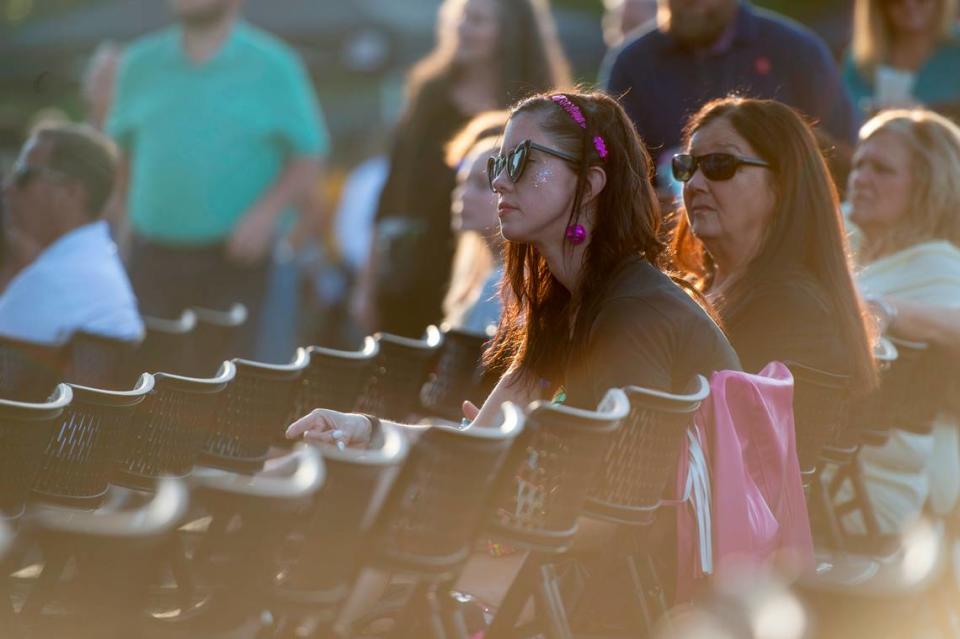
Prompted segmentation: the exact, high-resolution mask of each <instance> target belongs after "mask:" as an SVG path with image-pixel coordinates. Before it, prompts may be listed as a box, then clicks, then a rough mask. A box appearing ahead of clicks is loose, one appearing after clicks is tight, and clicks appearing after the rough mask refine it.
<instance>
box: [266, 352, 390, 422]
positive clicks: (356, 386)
mask: <svg viewBox="0 0 960 639" xmlns="http://www.w3.org/2000/svg"><path fill="white" fill-rule="evenodd" d="M379 353H380V345H379V343H378V342H377V340H375V339H374V338H372V337H368V338H366V339H365V340H364V343H363V348H362V349H360V350H359V351H339V350H334V349H332V348H321V347H319V346H311V347H310V348H308V349H307V355H308V356H309V357H310V364H309V366H307V368H306V370H304V371H303V375H301V377H300V386H299V388H298V389H297V393H296V397H295V398H294V402H293V410H292V411H291V413H290V415H289V416H288V418H287V421H288V422H293V421H294V420H296V419H298V418H300V417H303V416H304V415H306V414H307V413H309V412H310V411H311V410H313V409H314V408H329V409H331V410H338V411H342V412H351V411H353V410H355V409H356V408H357V406H358V404H359V402H360V398H361V396H362V394H363V392H364V390H365V389H366V388H367V385H368V384H369V383H370V378H371V376H372V375H373V371H374V366H375V363H376V359H377V356H378V354H379ZM278 436H281V437H282V436H283V433H282V432H280V433H278Z"/></svg>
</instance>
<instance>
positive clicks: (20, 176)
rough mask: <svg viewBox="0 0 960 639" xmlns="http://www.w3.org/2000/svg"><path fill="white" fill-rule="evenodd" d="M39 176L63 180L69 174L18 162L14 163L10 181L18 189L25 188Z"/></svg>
mask: <svg viewBox="0 0 960 639" xmlns="http://www.w3.org/2000/svg"><path fill="white" fill-rule="evenodd" d="M39 177H49V178H54V179H58V180H63V179H66V178H68V177H69V176H68V175H67V174H66V173H62V172H60V171H57V170H55V169H49V168H47V167H45V166H35V165H30V164H26V163H25V162H18V163H17V164H15V165H14V167H13V172H12V173H11V174H10V181H11V182H12V183H13V185H14V186H15V187H17V188H18V189H25V188H27V187H28V186H30V183H31V182H33V181H34V180H35V179H37V178H39Z"/></svg>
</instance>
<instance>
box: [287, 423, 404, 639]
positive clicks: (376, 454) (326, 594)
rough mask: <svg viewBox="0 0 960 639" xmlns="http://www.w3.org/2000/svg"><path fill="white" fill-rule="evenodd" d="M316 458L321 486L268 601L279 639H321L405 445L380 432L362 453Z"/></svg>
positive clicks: (390, 430) (330, 451)
mask: <svg viewBox="0 0 960 639" xmlns="http://www.w3.org/2000/svg"><path fill="white" fill-rule="evenodd" d="M319 450H320V452H321V454H322V455H323V460H324V464H325V465H326V468H327V479H326V482H325V483H324V487H323V490H322V491H321V493H320V495H318V497H317V501H316V504H315V506H314V515H313V517H312V518H311V520H310V522H309V523H308V525H307V526H305V528H304V543H303V544H301V547H300V549H299V552H298V553H297V556H296V558H295V560H294V561H293V562H292V564H291V565H290V566H289V567H288V569H287V570H286V571H285V572H284V573H283V576H282V578H281V579H280V580H278V581H277V582H276V584H275V587H274V589H273V593H272V596H271V598H270V610H271V612H273V613H274V615H275V616H276V618H278V619H279V620H280V626H281V627H280V629H279V632H278V634H279V635H280V636H282V637H287V636H298V637H299V636H317V637H323V636H325V635H326V633H329V631H330V628H331V626H332V624H333V623H334V621H335V620H336V618H337V616H338V614H339V612H340V610H341V607H342V605H343V604H344V602H345V601H346V599H347V597H348V596H349V594H350V591H351V587H352V585H353V583H354V581H355V580H356V577H357V574H358V572H359V569H360V567H361V566H362V565H363V562H364V561H365V560H366V557H365V553H366V550H367V544H366V542H367V540H368V538H369V534H370V530H371V529H372V527H373V524H374V522H375V521H376V518H377V515H378V514H379V513H380V510H381V508H382V506H383V503H384V501H385V500H386V497H387V494H388V493H389V490H390V487H391V486H392V485H393V484H394V482H395V480H396V478H397V476H398V474H399V472H400V468H401V466H402V465H403V464H404V462H405V461H406V459H407V455H408V450H409V445H408V443H407V438H406V436H405V435H404V434H403V433H402V432H400V431H399V430H398V429H396V428H395V427H392V426H390V425H384V426H383V427H382V429H381V432H380V433H379V435H378V436H377V437H376V438H375V440H374V443H373V445H372V446H371V447H369V448H363V449H361V448H345V449H342V450H341V449H338V448H337V447H335V446H319ZM305 629H309V631H305ZM307 632H312V633H313V634H312V635H308V634H307Z"/></svg>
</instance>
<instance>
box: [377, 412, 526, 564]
mask: <svg viewBox="0 0 960 639" xmlns="http://www.w3.org/2000/svg"><path fill="white" fill-rule="evenodd" d="M502 411H503V419H502V420H501V423H500V426H499V427H496V428H479V427H474V428H466V429H458V428H454V427H451V426H441V425H437V426H432V427H429V428H428V429H427V430H426V431H425V432H424V433H423V434H422V435H421V436H420V438H419V439H417V441H416V443H415V444H414V445H413V446H412V448H411V450H410V455H409V457H408V458H407V463H406V464H405V465H404V467H403V469H402V470H401V472H400V476H399V477H398V478H397V481H396V483H395V484H394V485H393V488H392V490H391V491H390V495H389V497H388V498H387V502H386V503H385V504H384V506H383V510H382V511H381V512H380V516H379V517H378V518H377V522H376V524H375V526H374V530H373V536H372V540H371V550H372V551H373V552H374V553H375V554H376V558H377V563H378V564H379V565H381V566H383V567H386V568H392V569H395V570H400V571H404V570H409V571H416V572H421V571H425V572H429V573H436V572H440V573H444V572H446V571H450V570H453V569H455V568H456V567H458V566H459V565H461V563H462V562H463V561H464V560H465V559H466V558H467V556H468V555H469V553H470V550H471V549H472V546H473V542H474V541H475V539H476V536H477V533H478V532H479V527H480V525H481V522H482V518H483V516H484V514H485V513H486V512H487V505H488V500H489V498H490V494H491V491H492V489H493V487H494V485H495V480H496V478H497V477H498V476H499V474H500V470H501V467H502V466H503V464H504V462H505V461H506V459H507V457H508V452H509V451H510V449H511V447H512V446H513V443H514V441H515V439H516V438H517V436H518V435H519V434H520V433H521V432H522V430H523V415H522V413H521V412H520V410H519V409H518V408H517V407H516V406H514V405H513V404H509V403H508V404H504V406H503V409H502Z"/></svg>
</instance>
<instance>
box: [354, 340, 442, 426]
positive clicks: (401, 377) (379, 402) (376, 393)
mask: <svg viewBox="0 0 960 639" xmlns="http://www.w3.org/2000/svg"><path fill="white" fill-rule="evenodd" d="M374 338H375V339H376V340H377V342H378V343H379V345H380V353H379V355H378V356H377V363H376V371H375V373H374V377H373V379H372V380H371V383H370V386H369V388H368V389H367V391H366V392H365V393H364V397H363V399H362V400H361V409H362V411H363V412H365V413H371V414H373V415H376V416H378V417H382V418H385V419H392V420H394V421H398V422H407V421H412V420H411V417H412V416H413V415H415V414H416V413H417V412H418V411H419V409H420V389H421V388H423V384H424V383H425V382H426V381H427V376H428V374H429V372H430V367H431V366H432V365H433V360H434V358H435V357H436V355H437V353H438V351H439V349H440V345H441V343H442V341H443V337H442V335H441V333H440V331H439V330H438V329H437V327H436V326H430V327H428V328H427V332H426V335H425V336H424V338H423V339H422V340H417V339H409V338H406V337H399V336H397V335H390V334H388V333H377V334H376V335H374ZM414 421H415V420H414Z"/></svg>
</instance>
